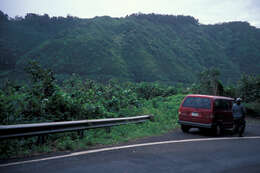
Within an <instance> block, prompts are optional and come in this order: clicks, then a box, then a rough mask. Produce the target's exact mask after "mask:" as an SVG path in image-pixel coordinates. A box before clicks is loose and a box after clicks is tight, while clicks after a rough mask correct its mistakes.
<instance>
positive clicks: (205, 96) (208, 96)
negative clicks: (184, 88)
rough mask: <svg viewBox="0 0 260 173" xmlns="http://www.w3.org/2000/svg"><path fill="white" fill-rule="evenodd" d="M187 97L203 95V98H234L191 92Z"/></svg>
mask: <svg viewBox="0 0 260 173" xmlns="http://www.w3.org/2000/svg"><path fill="white" fill-rule="evenodd" d="M186 97H202V98H211V99H225V100H234V99H233V98H231V97H224V96H213V95H202V94H189V95H187V96H186Z"/></svg>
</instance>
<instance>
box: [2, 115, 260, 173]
mask: <svg viewBox="0 0 260 173" xmlns="http://www.w3.org/2000/svg"><path fill="white" fill-rule="evenodd" d="M158 142H160V143H158ZM114 147H117V148H114ZM104 150H106V151H104ZM41 159H42V160H41ZM23 161H24V160H17V161H15V162H11V163H0V172H1V173H5V172H14V173H20V172H28V173H30V172H32V173H52V172H55V173H61V172H62V173H72V172H73V173H81V172H82V173H83V172H84V173H87V172H91V173H104V172H113V173H114V172H115V173H139V172H141V173H146V172H147V173H148V172H149V173H158V172H161V173H162V172H167V173H169V172H193V173H196V172H200V173H203V172H207V173H208V172H212V173H214V172H218V173H221V172H223V173H224V172H229V173H232V172H234V173H240V172H241V173H242V172H243V173H244V172H247V173H259V172H260V123H259V122H255V121H254V120H253V121H252V120H250V121H249V123H248V125H247V128H246V132H245V137H242V138H239V137H236V136H233V135H231V134H229V133H228V132H227V133H226V134H224V135H223V136H221V137H218V138H215V137H212V136H210V134H207V133H206V134H205V133H201V132H199V131H198V130H196V129H192V131H191V132H190V133H188V134H184V133H182V132H181V130H179V129H177V130H175V131H173V132H170V133H168V134H165V135H162V136H158V137H151V138H145V139H140V140H137V141H132V142H129V143H126V144H124V145H120V146H109V147H107V149H102V148H97V149H95V150H90V151H82V152H77V153H70V154H66V155H59V156H55V155H52V156H50V157H43V158H33V159H32V160H25V162H23ZM8 164H9V165H8ZM12 164H13V165H12Z"/></svg>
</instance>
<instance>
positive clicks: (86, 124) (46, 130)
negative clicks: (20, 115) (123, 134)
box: [0, 115, 153, 140]
mask: <svg viewBox="0 0 260 173" xmlns="http://www.w3.org/2000/svg"><path fill="white" fill-rule="evenodd" d="M147 120H152V121H153V116H152V115H143V116H135V117H126V118H108V119H96V120H80V121H64V122H48V123H33V124H17V125H0V139H1V140H3V139H11V138H17V137H30V136H39V137H43V136H45V135H48V134H53V133H63V132H71V131H78V134H79V135H80V137H83V136H84V130H88V129H95V128H107V129H108V130H110V127H112V126H118V125H123V124H129V123H141V122H145V121H147Z"/></svg>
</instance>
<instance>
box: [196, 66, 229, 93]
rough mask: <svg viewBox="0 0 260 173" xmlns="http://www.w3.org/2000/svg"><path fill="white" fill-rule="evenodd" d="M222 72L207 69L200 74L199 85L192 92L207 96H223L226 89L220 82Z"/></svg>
mask: <svg viewBox="0 0 260 173" xmlns="http://www.w3.org/2000/svg"><path fill="white" fill-rule="evenodd" d="M219 75H220V71H219V70H218V69H215V68H211V69H206V70H204V71H202V72H201V73H200V74H199V77H198V78H199V80H198V84H197V85H194V86H193V88H192V90H193V92H195V93H199V94H207V95H223V94H224V88H223V85H222V84H221V82H220V80H219Z"/></svg>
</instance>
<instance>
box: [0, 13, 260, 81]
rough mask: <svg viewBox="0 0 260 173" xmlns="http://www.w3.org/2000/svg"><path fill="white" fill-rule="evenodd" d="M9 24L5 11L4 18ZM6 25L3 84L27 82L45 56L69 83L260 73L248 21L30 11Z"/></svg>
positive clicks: (0, 54) (1, 49) (0, 59)
mask: <svg viewBox="0 0 260 173" xmlns="http://www.w3.org/2000/svg"><path fill="white" fill-rule="evenodd" d="M0 17H1V18H3V19H8V18H6V16H5V14H1V15H0ZM4 22H5V24H4V25H0V33H1V38H0V79H5V78H7V77H9V78H12V79H19V80H22V79H24V78H25V77H24V76H25V74H24V73H22V71H21V69H23V67H24V66H25V65H26V63H27V62H28V60H32V59H35V58H37V60H38V61H39V62H40V64H41V65H43V66H44V67H48V68H50V69H52V70H53V71H55V73H57V79H58V80H60V81H63V80H64V79H68V76H70V75H71V74H72V73H76V74H79V75H80V76H81V77H83V78H89V79H95V80H98V81H100V82H103V83H104V82H108V81H109V80H110V79H111V78H116V79H118V80H119V81H133V82H155V81H160V82H164V83H178V82H181V83H192V82H195V80H196V74H197V73H199V72H201V71H202V70H203V69H205V68H209V69H210V68H212V67H215V68H217V69H221V73H222V76H219V77H220V79H221V80H222V81H223V82H224V83H226V82H228V81H229V82H233V81H236V80H238V79H239V78H240V74H241V72H244V73H246V74H259V73H260V71H259V61H258V60H259V56H260V52H259V50H260V47H259V45H260V44H259V40H260V32H259V29H257V28H254V27H252V26H250V25H249V24H248V23H246V22H230V23H224V24H218V25H200V24H199V23H198V20H196V19H194V18H193V17H191V16H173V15H157V14H133V15H130V16H127V17H125V18H111V17H108V16H104V17H95V18H93V19H78V18H76V17H72V16H67V17H66V18H63V17H49V16H48V15H47V14H44V15H37V14H32V13H29V14H27V15H26V16H25V18H15V19H11V20H7V21H6V20H4Z"/></svg>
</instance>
